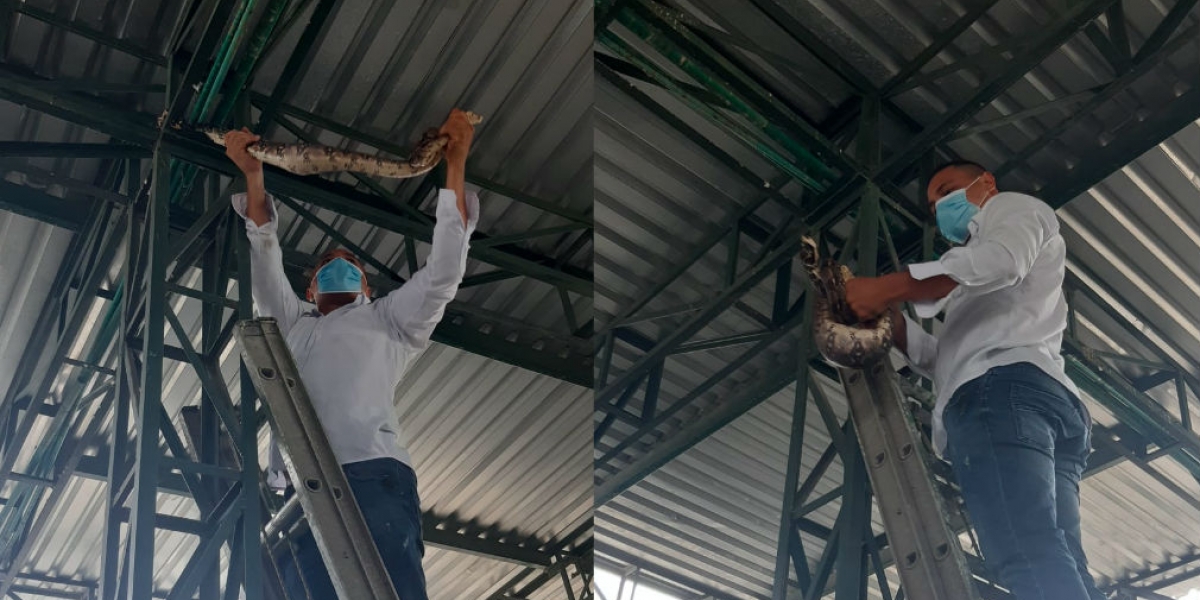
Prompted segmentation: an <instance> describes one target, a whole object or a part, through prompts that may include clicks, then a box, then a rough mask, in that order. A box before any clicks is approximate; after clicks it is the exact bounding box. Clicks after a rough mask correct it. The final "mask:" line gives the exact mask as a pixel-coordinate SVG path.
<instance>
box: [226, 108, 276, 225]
mask: <svg viewBox="0 0 1200 600" xmlns="http://www.w3.org/2000/svg"><path fill="white" fill-rule="evenodd" d="M258 140H259V137H258V136H257V135H254V134H253V133H251V132H250V130H249V129H246V128H245V127H243V128H242V130H241V131H230V132H227V133H226V134H225V156H228V157H229V160H231V161H233V164H235V165H237V168H238V169H241V171H242V174H243V175H245V176H246V217H247V218H249V219H250V220H251V221H254V224H255V225H259V226H262V225H265V224H266V223H267V222H268V221H270V220H271V210H270V208H269V207H267V189H266V186H265V184H264V183H263V166H262V161H261V160H258V159H257V158H254V157H253V156H250V153H249V152H247V151H246V148H248V147H249V146H250V144H253V143H255V142H257V141H258Z"/></svg>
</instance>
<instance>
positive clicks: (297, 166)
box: [160, 112, 483, 179]
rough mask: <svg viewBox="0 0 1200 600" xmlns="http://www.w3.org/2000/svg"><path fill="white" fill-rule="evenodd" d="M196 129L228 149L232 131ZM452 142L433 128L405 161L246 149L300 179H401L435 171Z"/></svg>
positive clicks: (293, 148) (327, 151)
mask: <svg viewBox="0 0 1200 600" xmlns="http://www.w3.org/2000/svg"><path fill="white" fill-rule="evenodd" d="M466 115H467V122H469V123H470V124H471V125H478V124H480V123H482V122H483V117H481V116H479V115H477V114H475V113H472V112H468V113H466ZM160 120H161V117H160ZM160 126H161V123H160ZM171 127H172V128H174V129H183V126H182V125H180V124H174V125H172V126H171ZM195 129H196V130H198V131H199V132H201V133H203V134H204V135H205V136H207V137H208V139H209V140H211V141H212V142H213V143H215V144H217V145H219V146H222V147H223V146H225V135H226V134H227V133H229V131H228V130H220V129H215V128H209V127H197V128H195ZM449 141H450V137H449V136H447V135H444V134H442V133H440V132H439V131H438V129H437V128H431V129H429V130H427V131H426V132H425V133H424V134H423V135H422V136H421V138H420V139H419V140H418V141H417V143H416V144H415V145H414V146H413V150H412V152H410V153H409V155H408V158H403V159H390V158H383V157H380V156H373V155H370V154H364V153H362V152H355V151H353V150H343V149H340V148H332V147H329V146H322V145H320V144H309V143H304V142H300V143H295V144H283V143H278V142H268V141H265V140H259V141H258V142H255V143H253V144H251V145H250V146H249V147H247V148H246V152H247V153H249V154H250V156H253V157H254V158H257V159H258V160H261V161H262V162H264V163H266V164H268V165H274V166H276V167H279V168H280V169H283V170H284V171H287V172H289V173H294V174H296V175H315V174H318V173H335V172H341V171H350V172H354V173H362V174H364V175H371V176H375V177H386V178H393V179H401V178H408V177H417V176H419V175H424V174H425V173H428V172H429V171H431V170H433V168H434V167H435V166H437V164H438V162H440V161H441V160H442V155H443V154H444V153H445V151H446V144H447V143H448V142H449Z"/></svg>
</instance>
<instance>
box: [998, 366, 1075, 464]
mask: <svg viewBox="0 0 1200 600" xmlns="http://www.w3.org/2000/svg"><path fill="white" fill-rule="evenodd" d="M1010 385H1011V388H1010V393H1009V401H1010V402H1011V405H1012V418H1013V427H1014V428H1015V433H1016V437H1017V441H1019V442H1021V443H1024V444H1028V445H1030V446H1032V447H1035V448H1039V449H1043V450H1049V451H1053V450H1054V439H1055V437H1057V436H1056V435H1055V434H1056V433H1057V434H1059V435H1062V434H1064V433H1065V432H1064V431H1063V422H1062V419H1061V418H1059V416H1058V415H1057V411H1056V410H1055V409H1056V408H1057V407H1058V405H1060V404H1062V403H1063V398H1060V397H1059V396H1058V395H1057V394H1054V393H1053V392H1050V391H1047V390H1044V389H1040V388H1037V387H1034V386H1032V385H1023V384H1021V383H1017V382H1013V383H1011V384H1010Z"/></svg>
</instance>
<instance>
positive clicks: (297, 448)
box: [237, 318, 400, 600]
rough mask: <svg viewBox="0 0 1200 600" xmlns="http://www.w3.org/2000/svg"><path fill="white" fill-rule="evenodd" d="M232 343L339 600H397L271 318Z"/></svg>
mask: <svg viewBox="0 0 1200 600" xmlns="http://www.w3.org/2000/svg"><path fill="white" fill-rule="evenodd" d="M237 336H238V340H239V341H240V342H241V346H242V357H243V358H244V359H245V361H246V365H247V367H248V368H249V371H250V376H251V379H252V380H253V381H254V387H255V389H256V390H257V391H258V395H259V397H261V398H262V399H263V401H264V402H266V403H267V406H268V407H269V408H270V411H269V413H270V415H271V426H272V428H273V430H274V432H275V436H276V438H275V439H276V440H277V442H278V443H279V444H280V446H281V448H282V449H283V450H284V452H283V462H284V465H285V466H286V467H287V471H288V475H289V476H291V478H292V482H293V485H294V487H295V490H296V499H297V500H298V502H299V505H300V507H301V508H302V509H303V511H304V515H305V516H306V517H307V520H308V525H309V528H310V529H311V530H312V534H313V537H314V538H315V539H316V542H317V548H318V549H319V550H320V552H321V557H322V558H323V559H324V561H325V565H326V568H327V570H328V572H329V577H330V579H331V580H332V582H333V586H334V589H336V590H337V594H338V598H340V599H341V600H363V599H375V600H400V598H399V596H398V595H397V593H396V589H395V587H394V586H393V585H392V581H391V579H390V577H389V576H388V571H387V569H386V567H385V566H384V563H383V559H382V558H381V557H380V555H379V550H378V548H377V547H376V546H375V542H374V540H373V539H372V537H371V532H370V530H369V529H367V524H366V520H365V519H364V518H363V516H362V512H361V511H360V510H359V508H358V504H357V502H356V501H355V499H354V494H353V492H352V490H351V489H350V485H349V483H348V482H347V480H346V475H345V473H344V472H343V471H342V466H341V464H339V463H338V461H337V458H336V457H335V456H334V454H333V449H332V448H331V447H330V445H329V440H328V438H326V436H325V431H324V429H322V427H321V423H320V421H319V420H318V418H317V414H316V411H315V410H313V407H312V404H311V402H310V400H309V396H308V392H307V390H306V389H305V387H304V384H303V382H302V381H301V379H300V374H299V369H298V368H297V367H296V362H295V360H294V359H293V358H292V354H291V352H290V351H289V350H288V347H287V344H286V342H285V341H284V339H283V335H282V334H281V333H280V331H279V324H278V323H277V322H276V321H275V319H272V318H259V319H252V320H248V321H242V322H240V323H238V327H237ZM268 543H269V540H268Z"/></svg>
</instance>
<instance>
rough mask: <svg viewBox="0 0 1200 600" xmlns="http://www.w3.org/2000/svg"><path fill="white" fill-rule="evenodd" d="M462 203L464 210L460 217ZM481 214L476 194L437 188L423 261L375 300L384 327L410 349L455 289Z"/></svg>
mask: <svg viewBox="0 0 1200 600" xmlns="http://www.w3.org/2000/svg"><path fill="white" fill-rule="evenodd" d="M460 206H461V207H463V208H462V210H463V211H465V213H466V215H467V219H466V222H465V223H464V221H463V219H462V218H461V217H462V214H463V213H462V212H460V209H459V207H460ZM478 217H479V198H478V197H477V196H476V195H475V194H473V193H468V194H466V197H465V198H464V199H463V200H461V201H460V200H458V198H456V197H455V194H454V192H451V191H450V190H448V189H444V190H441V192H440V193H439V195H438V205H437V223H436V224H435V225H434V228H433V244H432V246H433V248H432V250H431V251H430V253H429V258H428V260H426V262H425V266H424V267H422V268H421V269H420V270H419V271H417V272H416V273H415V274H413V276H412V278H411V279H409V280H408V281H407V282H405V283H404V285H402V286H400V288H399V289H397V290H395V291H393V292H392V293H390V294H388V295H387V296H385V297H383V298H380V299H379V300H376V301H375V302H374V303H373V304H372V307H373V308H374V309H375V310H376V311H378V312H379V314H380V315H381V316H382V318H383V319H384V321H385V323H386V325H387V327H388V329H390V330H391V331H392V332H393V334H394V335H396V336H397V337H398V338H399V339H400V341H401V342H403V343H404V344H405V345H407V346H409V347H410V348H412V349H414V350H421V349H424V348H425V347H426V346H427V345H428V344H429V338H430V336H432V335H433V330H434V328H435V327H437V324H438V322H439V321H441V320H442V315H443V314H444V313H445V310H446V305H447V304H449V303H450V301H451V300H453V299H454V295H455V294H457V293H458V285H459V284H460V283H462V279H463V275H464V274H465V273H466V270H467V249H468V245H469V240H470V239H471V233H472V232H473V231H474V230H475V224H476V221H477V220H478Z"/></svg>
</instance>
